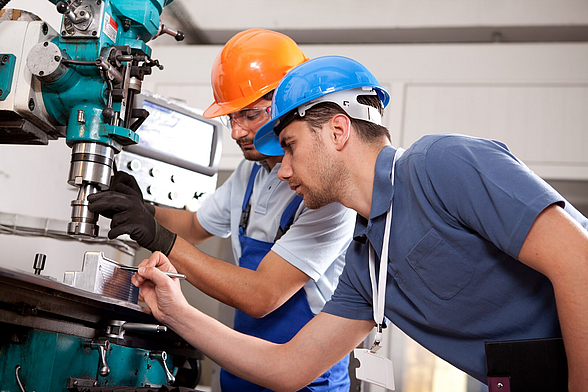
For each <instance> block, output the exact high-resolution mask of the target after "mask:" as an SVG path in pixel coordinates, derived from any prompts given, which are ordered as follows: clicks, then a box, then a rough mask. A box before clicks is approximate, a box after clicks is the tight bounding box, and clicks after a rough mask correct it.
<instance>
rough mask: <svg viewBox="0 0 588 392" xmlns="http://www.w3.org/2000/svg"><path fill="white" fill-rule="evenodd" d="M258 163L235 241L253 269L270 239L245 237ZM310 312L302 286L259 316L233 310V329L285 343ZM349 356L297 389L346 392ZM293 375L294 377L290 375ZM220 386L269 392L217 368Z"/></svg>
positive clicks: (291, 208) (288, 212) (285, 223)
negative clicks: (238, 243) (267, 312)
mask: <svg viewBox="0 0 588 392" xmlns="http://www.w3.org/2000/svg"><path fill="white" fill-rule="evenodd" d="M259 168H260V166H259V165H258V164H255V165H254V166H253V169H252V170H251V175H250V176H249V183H248V184H247V189H246V191H245V196H244V198H243V207H242V210H243V211H242V214H241V222H240V225H239V242H240V244H241V257H240V258H239V266H240V267H243V268H249V269H251V270H254V271H255V270H257V267H258V266H259V263H260V262H261V260H262V259H263V258H264V257H265V255H266V254H267V253H268V252H269V251H270V250H271V248H272V246H273V245H274V243H273V242H266V241H260V240H256V239H254V238H250V237H247V236H246V235H245V231H246V229H247V223H248V220H249V212H250V209H251V205H250V204H249V199H250V198H251V193H252V191H253V183H254V181H255V176H256V175H257V172H258V171H259ZM301 202H302V197H300V196H298V195H297V196H296V197H295V198H294V200H292V201H291V202H290V204H289V205H288V206H287V207H286V209H285V210H284V212H283V214H282V217H281V218H280V228H279V229H278V233H277V234H276V238H275V239H274V242H275V241H277V240H278V239H279V238H280V237H281V236H282V235H283V234H284V233H285V232H286V231H287V230H288V228H289V227H290V225H292V222H293V221H294V214H295V213H296V210H297V209H298V206H299V205H300V203H301ZM313 317H314V314H313V313H312V311H311V310H310V305H309V304H308V300H307V299H306V293H305V291H304V288H301V289H300V290H298V292H297V293H296V294H294V295H293V296H292V297H291V298H290V299H289V300H288V301H286V302H285V303H284V304H283V305H282V306H280V307H279V308H278V309H276V310H274V311H273V312H271V313H270V314H268V315H266V316H265V317H262V318H260V319H256V318H253V317H251V316H249V315H247V314H246V313H244V312H242V311H240V310H237V309H235V321H234V329H235V330H236V331H239V332H242V333H244V334H247V335H251V336H256V337H259V338H262V339H264V340H268V341H270V342H274V343H286V342H288V341H289V340H290V339H292V338H293V337H294V335H296V333H297V332H298V331H299V330H300V329H301V328H302V327H303V326H304V325H306V323H308V322H309V321H310V320H311V319H312V318H313ZM348 365H349V357H348V356H347V357H345V358H343V359H342V360H341V361H339V362H338V363H337V364H336V365H335V366H333V367H332V368H331V369H329V370H327V371H326V372H325V373H324V374H323V375H321V376H320V377H319V378H317V379H316V380H315V381H313V382H312V383H311V384H310V385H308V386H307V387H305V388H303V389H301V391H320V392H324V391H345V392H348V391H349V386H350V381H349V378H348V375H347V367H348ZM293 377H296V376H295V375H293ZM220 380H221V388H222V390H223V392H229V391H230V392H244V391H245V392H249V391H251V392H254V391H256V392H257V391H269V389H266V388H264V387H261V386H259V385H255V384H253V383H251V382H249V381H245V380H243V379H241V378H238V377H237V376H235V375H233V374H231V373H229V372H228V371H226V370H225V369H221V374H220Z"/></svg>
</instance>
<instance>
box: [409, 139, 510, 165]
mask: <svg viewBox="0 0 588 392" xmlns="http://www.w3.org/2000/svg"><path fill="white" fill-rule="evenodd" d="M499 156H503V157H506V158H507V159H509V160H513V161H516V162H517V163H518V160H517V159H516V157H514V155H512V153H511V152H510V150H509V149H508V147H507V146H506V145H505V144H504V143H502V142H499V141H496V140H490V139H483V138H477V137H473V136H466V135H458V134H439V135H427V136H424V137H422V138H421V139H419V140H417V141H416V142H415V143H414V144H413V145H411V146H410V147H409V149H408V150H407V154H406V158H409V157H412V158H413V159H407V161H408V162H410V163H412V164H413V165H415V164H417V165H419V164H420V165H422V166H423V167H422V168H423V169H425V170H427V171H430V172H435V171H439V170H447V169H454V168H455V167H456V166H457V167H459V166H463V165H464V164H465V165H467V166H478V165H479V164H480V163H481V162H484V161H486V160H487V159H488V158H490V157H499ZM418 158H420V159H418Z"/></svg>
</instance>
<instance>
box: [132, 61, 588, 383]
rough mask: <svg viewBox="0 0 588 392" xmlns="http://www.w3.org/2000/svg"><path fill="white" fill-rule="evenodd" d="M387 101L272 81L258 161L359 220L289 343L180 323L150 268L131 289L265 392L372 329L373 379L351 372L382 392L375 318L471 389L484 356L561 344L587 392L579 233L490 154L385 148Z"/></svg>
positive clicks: (359, 84) (379, 92)
mask: <svg viewBox="0 0 588 392" xmlns="http://www.w3.org/2000/svg"><path fill="white" fill-rule="evenodd" d="M388 101H389V95H388V93H387V91H386V90H385V89H384V88H383V87H382V86H380V84H379V83H378V81H377V80H376V79H375V78H374V77H373V75H372V74H371V73H370V72H369V71H368V70H367V69H366V68H365V67H364V66H362V65H361V64H359V63H357V62H356V61H354V60H352V59H349V58H345V57H338V56H327V57H322V58H316V59H313V60H310V61H308V62H306V63H303V64H301V65H299V66H297V67H296V68H294V69H293V70H292V71H290V72H289V73H288V74H287V75H286V76H285V77H284V78H283V79H282V81H281V82H280V84H279V85H278V87H277V89H276V92H275V95H274V98H273V102H272V117H271V120H270V121H269V122H268V123H267V124H266V125H264V126H263V127H262V128H261V129H260V130H259V131H258V132H257V134H256V137H255V146H256V148H257V149H258V151H260V152H261V153H263V154H266V155H277V154H280V155H281V154H284V158H283V160H282V166H281V168H280V171H279V173H278V175H279V176H280V178H281V179H282V180H285V181H288V183H289V185H290V187H291V188H292V189H294V190H295V191H296V193H297V194H298V195H300V196H302V197H303V198H304V202H305V203H306V205H307V206H309V207H310V208H320V207H321V206H324V205H326V204H329V203H331V202H340V203H341V204H343V205H345V206H346V207H349V208H352V209H354V210H356V211H357V213H358V219H357V222H356V227H355V235H354V241H353V242H352V243H351V245H350V247H349V249H348V250H347V254H346V265H345V269H344V271H343V273H342V275H341V279H340V281H339V285H338V286H337V289H336V291H335V293H334V295H333V297H332V298H331V300H330V301H329V302H327V304H326V305H325V307H324V308H323V311H322V312H321V313H320V314H319V315H317V316H316V317H315V318H314V319H313V320H312V321H311V322H310V323H309V324H307V325H306V326H305V327H304V328H303V329H302V330H301V331H300V332H299V333H298V334H297V335H296V336H295V337H294V338H293V339H292V340H291V341H289V342H288V343H285V344H282V345H274V344H271V343H267V342H263V341H260V340H256V339H253V338H250V337H245V336H242V335H239V334H237V333H236V332H234V331H230V330H228V329H226V328H224V327H223V326H221V325H219V324H218V323H215V322H214V321H213V320H211V319H209V318H207V317H206V316H204V315H202V314H201V313H200V312H198V311H197V310H195V309H193V308H190V307H189V305H187V303H186V302H185V300H184V299H183V297H182V296H181V293H180V292H179V286H178V283H177V282H174V281H172V280H171V279H170V278H169V277H167V276H165V275H164V274H162V273H161V271H159V270H158V269H161V270H168V271H169V270H173V267H172V266H171V264H170V263H169V262H168V261H167V260H166V258H165V256H163V255H161V254H159V253H156V254H154V256H153V257H152V258H151V259H150V260H149V262H145V263H144V264H143V265H144V266H147V265H149V266H157V267H158V268H152V267H147V268H143V269H141V270H140V272H139V274H138V275H136V276H135V277H134V278H133V279H134V283H135V284H137V285H140V286H141V288H142V292H143V296H144V297H145V300H146V302H147V303H148V305H149V306H150V307H151V309H152V310H153V313H154V315H155V316H156V317H157V318H159V319H160V320H161V321H162V322H164V323H166V324H167V325H169V326H170V327H171V328H172V329H174V330H175V331H176V332H177V333H179V334H180V335H181V336H182V337H184V338H185V339H187V340H188V341H189V342H190V343H191V344H193V345H194V346H195V347H197V348H199V349H201V350H202V351H203V352H204V353H205V354H206V355H207V356H209V357H211V358H213V359H214V360H215V361H217V362H218V363H221V364H222V365H223V366H224V367H226V368H228V369H231V371H233V372H235V373H236V374H239V375H240V376H241V377H243V378H246V379H250V380H254V381H255V382H259V383H263V384H264V385H266V386H267V387H269V388H271V389H280V390H282V389H283V390H295V389H298V388H300V387H302V386H303V385H305V383H307V382H310V381H311V380H313V378H314V377H316V375H317V374H320V373H321V372H322V371H324V370H325V369H327V368H328V367H329V366H331V365H332V364H333V363H335V362H336V361H337V360H339V359H340V358H342V357H343V356H344V355H346V354H347V353H348V352H349V351H351V350H352V349H353V348H354V347H356V345H357V344H358V343H359V342H360V341H361V340H363V339H364V338H365V337H366V336H367V335H368V333H369V332H370V330H372V329H373V327H374V325H375V326H376V333H375V341H374V343H373V345H372V348H371V349H367V350H363V351H362V350H360V351H358V352H357V354H358V355H359V357H360V361H361V363H362V364H364V361H365V363H366V364H367V363H370V364H371V366H370V367H369V368H368V369H363V371H361V372H358V373H361V375H363V378H364V379H367V380H371V381H374V382H376V383H378V384H379V385H384V386H392V385H393V381H391V380H390V379H389V377H388V375H389V372H387V369H390V368H391V367H390V366H389V365H388V364H387V362H386V361H387V360H386V358H383V357H381V356H379V355H378V354H377V353H376V351H377V349H378V348H379V346H380V343H381V339H382V334H381V330H382V327H383V326H385V322H386V321H385V318H386V319H388V320H390V321H391V322H392V323H394V324H395V325H397V326H398V327H399V328H400V329H402V330H403V331H404V332H406V333H407V334H408V335H409V336H411V337H412V338H413V339H414V340H416V341H417V342H419V343H420V344H422V345H423V346H424V347H425V348H427V349H428V350H430V351H431V352H433V353H434V354H436V355H438V356H439V357H441V358H443V359H445V360H446V361H448V362H449V363H451V364H453V365H454V366H456V367H458V368H459V369H461V370H463V371H465V372H466V373H468V374H470V375H471V376H473V377H475V378H477V379H478V380H480V381H482V382H486V381H487V380H486V364H485V354H484V343H485V342H488V341H501V342H502V341H514V340H517V341H519V340H524V341H528V340H531V339H533V340H537V339H546V338H558V337H563V342H564V344H565V352H566V356H567V362H568V369H569V381H568V387H569V390H570V391H583V390H586V389H587V388H588V328H586V321H587V320H588V285H586V281H587V280H588V231H587V229H588V220H587V219H586V218H585V217H584V216H583V215H582V214H581V213H579V212H578V211H577V210H576V209H575V208H574V207H573V206H572V205H570V204H569V203H568V202H567V201H566V200H565V199H564V198H563V197H562V196H561V195H559V194H558V193H557V192H556V191H555V190H554V189H553V188H551V187H550V186H549V185H548V184H546V183H545V182H544V181H543V180H541V179H540V178H539V177H538V176H536V175H535V174H534V173H533V172H532V171H531V170H529V169H528V168H527V167H526V166H525V165H524V164H523V163H522V162H521V161H519V160H518V159H517V158H516V157H515V156H514V155H512V153H511V152H510V151H509V150H508V148H507V147H506V146H505V145H504V144H502V143H500V142H497V141H492V140H486V139H479V138H473V137H468V136H462V135H452V134H445V135H431V136H425V137H423V138H422V139H420V140H418V141H417V142H415V143H414V144H413V145H412V146H410V147H409V148H408V149H407V150H406V151H404V150H403V149H401V148H398V149H397V148H394V147H393V146H392V145H391V141H390V136H389V132H388V130H387V129H386V128H385V127H383V126H382V125H381V114H382V112H383V107H385V106H386V104H387V103H388ZM381 255H386V257H380V256H381ZM168 304H170V305H171V304H173V306H175V307H179V308H180V309H183V310H184V313H183V317H182V319H179V318H178V317H177V315H175V313H173V312H170V311H169V310H167V305H168ZM229 347H230V349H229ZM360 369H361V367H360ZM360 378H361V377H360Z"/></svg>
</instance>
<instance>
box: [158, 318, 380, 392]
mask: <svg viewBox="0 0 588 392" xmlns="http://www.w3.org/2000/svg"><path fill="white" fill-rule="evenodd" d="M176 314H177V315H178V317H173V318H170V319H165V320H163V322H164V323H165V324H166V325H168V326H169V327H170V328H172V329H173V330H174V331H175V332H176V333H178V334H179V335H180V336H182V337H183V338H184V339H186V340H187V341H188V342H189V343H190V344H191V345H193V346H194V347H196V348H198V349H199V350H201V351H202V352H203V353H204V355H206V356H207V357H209V358H210V359H211V360H213V361H214V362H215V363H217V364H218V365H219V366H221V367H222V368H224V369H226V370H228V371H230V372H231V373H233V374H235V375H237V376H238V377H240V378H243V379H246V380H249V381H251V382H253V383H255V384H258V385H262V386H264V387H266V388H269V389H271V390H274V391H296V390H299V389H301V388H303V387H304V386H306V385H308V384H309V383H311V382H312V381H313V380H315V379H316V378H317V377H318V376H320V375H321V374H323V373H324V372H325V371H327V369H329V368H330V367H332V366H333V365H334V364H335V363H336V362H338V361H339V360H340V359H341V358H343V357H344V356H345V355H347V354H348V353H349V352H350V351H351V350H352V349H353V348H354V347H356V346H357V345H358V344H359V342H361V340H362V339H363V338H365V336H366V335H367V333H368V332H369V330H370V329H371V328H372V326H373V323H372V322H370V321H358V320H347V319H341V318H338V317H336V316H331V315H326V314H323V313H320V314H319V315H318V316H316V317H315V318H314V319H313V320H312V321H311V322H310V323H309V324H307V325H306V326H305V327H304V328H303V329H302V330H301V331H300V332H299V333H298V334H297V335H296V336H295V337H294V338H293V339H292V340H291V341H290V342H288V343H286V344H282V345H280V344H275V343H271V342H268V341H265V340H261V339H258V338H256V337H252V336H248V335H244V334H241V333H239V332H236V331H234V330H232V329H230V328H228V327H226V326H225V325H223V324H221V323H220V322H218V321H217V320H214V319H212V318H210V317H208V316H205V315H203V314H202V313H200V312H199V311H198V310H196V309H194V308H191V307H190V308H189V309H185V310H182V311H181V312H177V313H176ZM333 318H335V319H337V322H335V323H333V322H330V321H329V320H332V319H333ZM339 321H340V322H341V323H339ZM293 375H295V376H293Z"/></svg>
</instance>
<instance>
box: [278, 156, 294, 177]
mask: <svg viewBox="0 0 588 392" xmlns="http://www.w3.org/2000/svg"><path fill="white" fill-rule="evenodd" d="M290 177H292V166H291V165H290V157H289V155H288V154H286V155H284V157H283V158H282V164H281V165H280V170H278V178H279V179H280V180H282V181H288V179H289V178H290Z"/></svg>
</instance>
